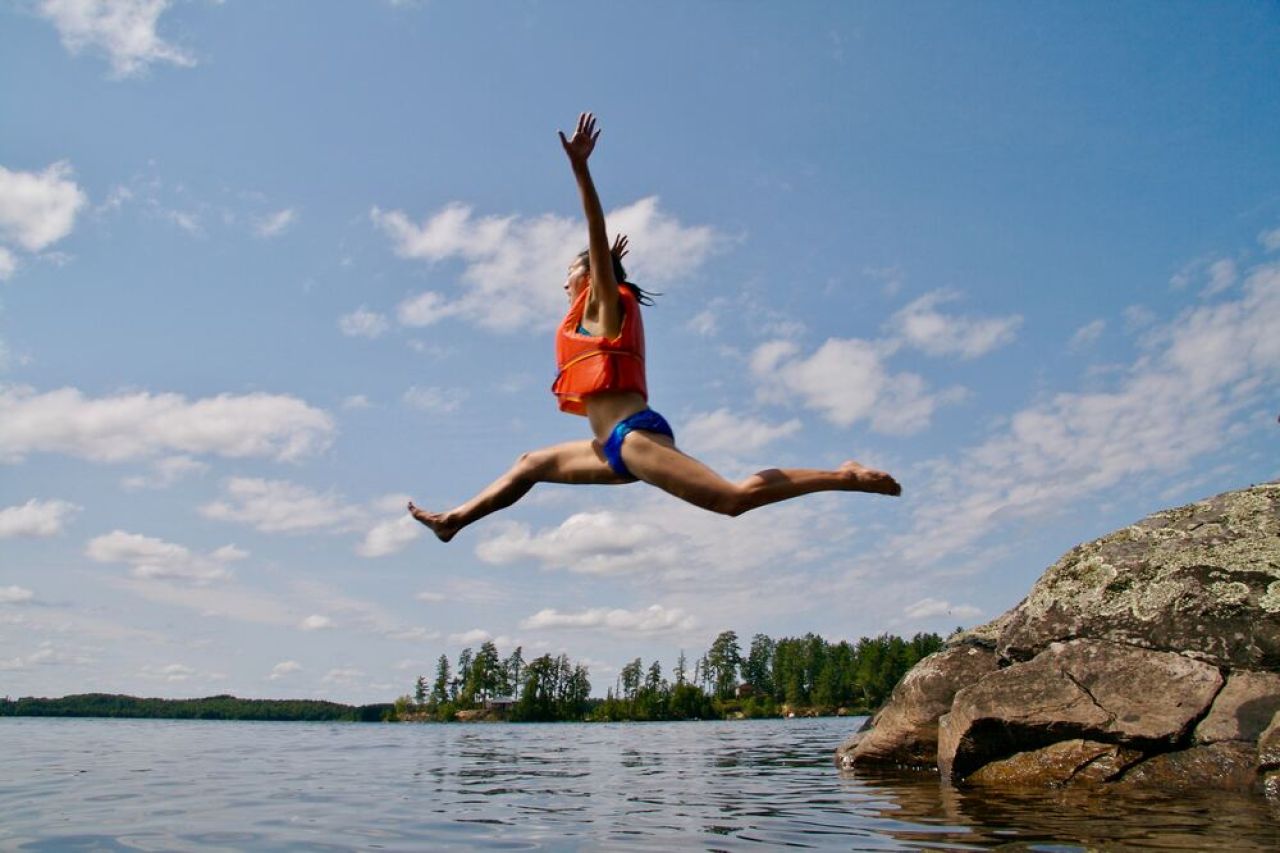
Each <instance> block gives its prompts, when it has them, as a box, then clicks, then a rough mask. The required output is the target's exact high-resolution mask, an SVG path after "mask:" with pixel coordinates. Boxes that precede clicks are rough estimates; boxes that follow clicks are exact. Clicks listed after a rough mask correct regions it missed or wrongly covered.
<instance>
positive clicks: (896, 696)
mask: <svg viewBox="0 0 1280 853" xmlns="http://www.w3.org/2000/svg"><path fill="white" fill-rule="evenodd" d="M995 668H996V658H995V652H993V651H992V650H991V649H989V648H981V647H978V646H971V645H957V646H952V647H950V648H946V649H943V650H942V651H939V652H935V653H934V654H932V655H929V656H928V657H927V658H925V659H924V660H922V661H920V662H919V663H918V664H916V665H915V666H914V667H912V669H911V671H910V672H909V673H907V675H906V676H905V677H903V679H902V681H900V682H899V683H898V686H897V687H895V688H894V690H893V695H892V696H891V697H890V699H889V703H888V704H887V705H885V707H884V708H883V709H881V711H880V712H879V713H878V714H876V715H875V716H874V717H872V718H871V719H870V720H868V721H867V723H866V725H865V726H864V727H863V729H862V730H861V731H860V732H858V733H857V734H855V735H853V736H852V737H851V738H849V740H847V741H845V742H844V743H843V744H842V745H841V746H840V748H839V749H838V750H836V766H838V767H841V768H843V769H850V768H852V767H856V766H857V765H859V764H868V763H870V764H891V765H896V766H900V767H933V766H934V764H935V763H936V761H937V754H938V717H940V716H941V715H942V714H943V713H945V712H946V711H947V709H949V708H950V707H951V700H952V698H953V697H954V696H955V694H956V691H957V690H959V689H960V688H961V687H963V686H965V685H966V684H971V683H973V682H974V681H975V680H977V679H978V678H980V677H981V676H982V675H984V674H986V673H988V672H991V671H992V670H994V669H995Z"/></svg>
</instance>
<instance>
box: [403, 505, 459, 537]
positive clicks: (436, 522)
mask: <svg viewBox="0 0 1280 853" xmlns="http://www.w3.org/2000/svg"><path fill="white" fill-rule="evenodd" d="M409 514H410V515H412V516H413V517H414V518H416V519H418V521H421V522H422V523H423V524H425V525H426V526H427V527H430V528H431V532H432V533H434V534H435V535H436V538H437V539H439V540H440V541H441V542H448V541H449V540H450V539H452V538H453V537H454V535H455V534H456V533H457V532H458V527H457V525H455V524H450V523H449V521H448V519H447V517H446V516H445V515H444V514H443V513H439V512H427V511H426V510H423V509H419V508H418V507H416V506H414V505H413V501H409Z"/></svg>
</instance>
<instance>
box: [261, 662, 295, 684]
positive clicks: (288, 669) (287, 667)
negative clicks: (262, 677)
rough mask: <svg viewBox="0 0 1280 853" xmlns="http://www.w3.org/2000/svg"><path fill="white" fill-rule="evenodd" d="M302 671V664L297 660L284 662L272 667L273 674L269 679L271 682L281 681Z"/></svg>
mask: <svg viewBox="0 0 1280 853" xmlns="http://www.w3.org/2000/svg"><path fill="white" fill-rule="evenodd" d="M301 671H302V664H300V663H298V662H297V661H296V660H282V661H280V663H278V664H276V665H275V666H273V667H271V674H270V675H268V676H267V678H268V679H269V680H271V681H279V680H280V679H281V678H284V677H285V676H287V675H292V674H293V673H295V672H301Z"/></svg>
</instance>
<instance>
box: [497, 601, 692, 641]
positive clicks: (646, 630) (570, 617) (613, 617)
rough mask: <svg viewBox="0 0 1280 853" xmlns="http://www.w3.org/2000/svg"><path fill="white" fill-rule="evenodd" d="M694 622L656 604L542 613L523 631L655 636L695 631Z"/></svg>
mask: <svg viewBox="0 0 1280 853" xmlns="http://www.w3.org/2000/svg"><path fill="white" fill-rule="evenodd" d="M694 625H695V623H694V619H693V617H692V616H690V615H689V614H687V613H685V612H684V611H683V610H681V609H680V608H678V607H674V608H666V607H663V606H662V605H660V604H653V605H650V606H649V607H646V608H644V609H642V610H622V609H610V608H607V607H592V608H589V609H587V610H581V611H579V612H577V613H561V612H559V611H558V610H552V609H547V610H539V611H538V612H537V613H535V614H533V615H532V616H530V617H529V618H528V619H525V620H524V621H523V622H521V623H520V627H521V628H526V629H530V630H532V629H537V628H584V629H604V630H608V631H614V632H617V633H620V634H653V633H660V632H664V631H685V630H689V629H691V628H693V627H694Z"/></svg>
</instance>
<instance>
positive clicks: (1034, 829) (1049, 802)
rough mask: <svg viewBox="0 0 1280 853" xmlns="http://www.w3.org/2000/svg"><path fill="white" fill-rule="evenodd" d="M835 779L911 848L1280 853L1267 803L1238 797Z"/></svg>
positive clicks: (909, 777)
mask: <svg viewBox="0 0 1280 853" xmlns="http://www.w3.org/2000/svg"><path fill="white" fill-rule="evenodd" d="M841 776H842V779H843V780H844V783H845V785H846V786H847V789H848V790H849V791H850V792H851V793H854V794H856V795H858V796H861V795H863V794H865V792H866V791H867V790H868V789H870V790H873V791H875V792H877V793H878V794H879V795H880V796H881V797H883V798H885V802H883V803H882V804H880V805H878V806H877V807H876V809H875V812H876V815H877V817H878V818H880V819H882V820H884V821H886V823H885V824H883V825H881V826H880V827H879V828H880V829H881V830H882V831H884V832H886V833H888V834H890V835H892V836H893V837H895V838H897V839H899V840H902V841H907V842H915V843H937V842H938V840H939V836H940V835H941V836H945V837H947V838H948V840H950V841H954V842H957V843H963V844H965V845H968V846H974V847H991V846H1000V845H1007V844H1010V843H1011V842H1016V843H1017V847H1016V848H1013V849H1029V850H1080V849H1089V850H1092V849H1097V848H1099V847H1102V848H1115V847H1125V848H1141V849H1150V850H1206V849H1211V848H1213V847H1220V848H1222V849H1228V850H1276V849H1280V830H1278V829H1277V826H1276V824H1275V820H1274V818H1275V816H1274V814H1273V813H1272V810H1271V808H1270V807H1269V806H1268V804H1267V803H1266V801H1265V800H1263V799H1261V798H1260V797H1255V796H1250V795H1246V794H1239V793H1234V792H1220V791H1199V792H1193V793H1190V794H1187V793H1179V794H1177V795H1171V794H1167V793H1162V792H1159V791H1145V792H1143V791H1131V790H1114V789H1101V790H1094V791H1089V790H1086V789H1055V790H1047V791H1021V792H1011V791H1002V792H993V791H990V790H983V789H980V788H977V787H955V786H951V785H947V784H944V783H942V782H941V780H940V779H939V778H938V776H937V775H936V774H934V773H928V772H917V771H888V770H886V771H867V770H860V771H858V773H857V774H856V775H855V774H852V773H842V774H841ZM895 824H898V825H897V826H895ZM922 830H923V831H922Z"/></svg>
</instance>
